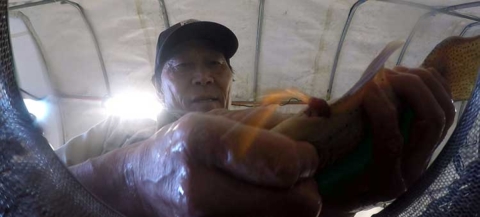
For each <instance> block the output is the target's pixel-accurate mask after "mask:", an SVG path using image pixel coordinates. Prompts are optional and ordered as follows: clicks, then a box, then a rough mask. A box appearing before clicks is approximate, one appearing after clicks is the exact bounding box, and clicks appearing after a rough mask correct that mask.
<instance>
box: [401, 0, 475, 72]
mask: <svg viewBox="0 0 480 217" xmlns="http://www.w3.org/2000/svg"><path fill="white" fill-rule="evenodd" d="M472 7H480V1H477V2H470V3H465V4H459V5H452V6H449V7H445V8H442V9H438V10H434V11H430V12H428V13H426V14H424V15H423V16H421V17H420V18H419V19H418V20H417V23H416V24H415V27H414V28H413V29H412V31H411V32H410V34H409V35H408V38H407V41H406V42H405V44H404V45H403V48H402V51H401V53H400V56H399V57H398V60H397V65H400V64H401V63H402V61H403V57H404V56H405V53H406V51H407V49H408V46H409V45H410V42H411V41H412V38H413V36H414V35H415V33H416V32H417V30H418V28H419V27H420V26H419V24H420V21H422V20H423V19H425V18H427V17H429V16H432V15H435V14H436V13H439V11H443V12H448V11H451V10H459V9H466V8H472ZM479 22H480V21H476V22H473V23H470V24H469V25H467V26H466V27H465V28H464V29H463V31H462V33H461V34H460V36H463V35H464V34H465V33H466V31H468V29H470V28H471V27H473V26H476V25H480V24H475V23H479Z"/></svg>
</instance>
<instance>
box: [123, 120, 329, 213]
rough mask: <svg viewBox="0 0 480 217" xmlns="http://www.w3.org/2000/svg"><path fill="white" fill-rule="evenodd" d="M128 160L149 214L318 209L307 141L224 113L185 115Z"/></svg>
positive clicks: (314, 157)
mask: <svg viewBox="0 0 480 217" xmlns="http://www.w3.org/2000/svg"><path fill="white" fill-rule="evenodd" d="M246 138H247V139H246ZM125 162H126V165H131V166H130V167H131V171H133V172H132V173H131V174H130V175H128V172H127V176H126V177H127V178H126V179H127V180H129V181H127V183H132V185H133V187H134V188H135V189H136V190H135V191H136V194H137V195H138V198H140V199H141V202H142V204H143V209H145V210H146V212H145V214H147V215H149V216H316V215H317V214H318V212H319V210H320V208H321V200H320V196H319V195H318V190H317V188H316V183H315V181H314V180H313V179H312V178H311V177H312V176H313V174H314V173H315V170H316V167H317V164H318V157H317V155H316V151H315V149H314V148H313V146H312V145H310V144H308V143H304V142H296V141H293V140H291V139H289V138H287V137H284V136H282V135H279V134H276V133H272V132H269V131H267V130H263V129H259V128H255V127H250V126H247V125H244V124H241V123H239V122H236V121H232V120H229V119H227V118H224V117H221V116H214V115H208V114H197V113H193V114H187V115H185V116H184V117H182V118H181V119H180V120H178V121H177V122H175V123H173V124H171V125H169V126H167V127H164V128H162V129H161V130H160V131H159V132H157V134H156V135H155V136H154V137H152V138H151V139H149V140H148V141H146V142H144V143H141V144H138V145H136V146H135V147H132V148H131V151H130V153H129V155H128V157H127V158H126V161H125Z"/></svg>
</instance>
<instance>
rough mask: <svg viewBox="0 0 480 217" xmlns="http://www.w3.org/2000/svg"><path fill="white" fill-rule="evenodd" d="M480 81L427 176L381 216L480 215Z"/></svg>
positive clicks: (478, 80)
mask: <svg viewBox="0 0 480 217" xmlns="http://www.w3.org/2000/svg"><path fill="white" fill-rule="evenodd" d="M479 157H480V78H479V79H477V83H476V87H475V89H474V93H473V95H472V98H471V99H470V101H469V102H468V104H467V107H466V109H465V112H464V113H463V115H462V117H461V119H460V121H459V122H458V125H457V128H456V129H455V131H454V133H453V134H452V136H451V137H450V139H449V141H448V143H447V144H446V146H445V148H444V149H443V150H442V152H441V153H440V155H439V156H438V158H437V159H436V160H435V162H434V163H433V164H432V166H431V167H430V168H429V169H428V171H427V172H426V173H425V175H424V176H423V177H422V178H421V179H420V180H419V181H418V182H417V183H416V184H415V185H414V186H412V188H411V189H410V190H409V191H408V192H407V193H405V194H404V195H403V196H402V197H400V198H399V199H397V200H396V201H395V202H394V203H392V204H391V205H390V206H388V207H387V208H386V209H384V210H383V211H382V212H381V213H379V214H377V215H375V216H376V217H379V216H409V217H410V216H480V159H479Z"/></svg>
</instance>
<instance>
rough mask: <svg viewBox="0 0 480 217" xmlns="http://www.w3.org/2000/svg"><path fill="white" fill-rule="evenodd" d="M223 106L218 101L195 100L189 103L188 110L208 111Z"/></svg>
mask: <svg viewBox="0 0 480 217" xmlns="http://www.w3.org/2000/svg"><path fill="white" fill-rule="evenodd" d="M219 108H224V106H223V104H222V103H220V102H219V101H212V102H196V103H192V104H191V105H190V109H189V110H190V111H192V112H208V111H211V110H213V109H219Z"/></svg>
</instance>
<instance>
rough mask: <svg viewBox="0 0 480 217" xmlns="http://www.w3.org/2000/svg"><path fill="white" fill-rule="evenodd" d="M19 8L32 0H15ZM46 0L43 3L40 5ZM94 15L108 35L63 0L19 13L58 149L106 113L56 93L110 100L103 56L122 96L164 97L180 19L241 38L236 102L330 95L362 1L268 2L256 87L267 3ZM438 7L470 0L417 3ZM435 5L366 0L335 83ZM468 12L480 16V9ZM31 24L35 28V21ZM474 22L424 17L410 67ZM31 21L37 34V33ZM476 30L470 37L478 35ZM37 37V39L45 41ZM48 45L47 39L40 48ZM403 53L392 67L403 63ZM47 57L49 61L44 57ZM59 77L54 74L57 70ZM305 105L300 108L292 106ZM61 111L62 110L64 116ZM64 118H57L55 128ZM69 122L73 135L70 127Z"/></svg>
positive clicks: (342, 82)
mask: <svg viewBox="0 0 480 217" xmlns="http://www.w3.org/2000/svg"><path fill="white" fill-rule="evenodd" d="M10 2H11V3H10V4H11V6H12V7H13V6H18V5H22V4H25V3H32V1H24V0H13V1H12V0H11V1H10ZM34 2H39V1H34ZM75 2H76V3H78V4H79V5H80V6H81V7H82V8H83V9H84V12H85V15H86V18H87V20H88V21H89V22H90V23H91V25H92V28H93V32H94V34H95V37H96V38H97V40H98V45H99V50H100V52H101V53H100V55H99V53H97V51H96V48H95V42H94V40H93V39H94V38H93V37H92V34H91V33H90V31H89V28H88V25H87V23H86V22H85V20H84V19H83V18H82V16H81V14H80V13H79V11H78V10H77V9H76V8H75V7H74V5H72V4H68V3H60V1H59V2H54V3H50V4H43V5H38V6H34V7H27V8H21V9H15V10H12V11H11V15H12V18H11V20H12V21H11V29H12V30H11V32H12V37H13V45H14V52H15V58H16V62H17V67H18V72H19V74H20V80H21V86H22V88H23V89H25V90H27V91H29V92H31V93H32V94H34V95H36V96H39V97H47V96H48V97H49V98H48V99H49V100H50V102H51V103H53V104H52V105H55V104H58V105H60V109H61V111H58V108H57V107H55V106H53V107H52V109H53V110H52V111H53V113H51V116H50V118H49V119H47V120H46V121H44V122H45V123H44V126H45V128H46V129H45V131H46V134H47V137H48V138H49V140H50V141H51V143H52V145H53V146H55V147H58V146H59V145H61V144H62V143H63V142H64V141H65V140H68V139H69V138H71V137H73V136H75V135H78V134H79V133H81V132H83V131H85V130H87V129H88V128H89V127H91V126H92V125H94V124H95V123H97V122H99V121H101V120H102V119H104V118H106V116H107V113H106V112H105V109H104V108H103V105H102V102H101V101H99V100H85V99H74V98H71V97H70V98H56V97H53V95H54V91H56V92H58V93H61V94H64V95H68V96H83V97H94V98H102V97H104V96H106V95H108V91H107V86H106V84H105V83H106V82H105V79H104V76H103V71H102V65H101V59H100V58H99V57H102V58H103V61H104V64H105V71H106V74H107V77H108V84H109V86H110V87H111V94H112V95H113V96H115V95H119V94H122V93H149V94H154V88H153V86H152V84H151V81H150V79H151V76H152V73H153V67H154V59H155V45H156V40H157V37H158V34H159V33H160V32H161V31H162V30H164V29H165V28H166V26H165V24H164V23H165V22H164V21H165V18H166V17H168V19H169V22H170V24H175V23H177V22H180V21H182V20H185V19H190V18H195V19H200V20H209V21H215V22H219V23H222V24H224V25H226V26H228V27H229V28H231V29H232V30H233V31H234V32H235V34H236V35H237V36H238V38H239V41H240V48H239V50H238V52H237V54H236V55H235V57H234V58H233V59H232V65H233V67H234V71H235V82H234V87H233V93H232V96H233V100H234V101H252V100H254V96H255V94H254V89H255V85H258V91H257V94H259V95H261V94H262V93H265V91H268V90H270V89H280V88H289V87H295V88H298V89H300V90H302V91H304V92H306V93H308V94H311V95H314V96H317V97H323V98H324V97H326V94H327V90H328V84H329V79H330V73H331V70H332V67H333V63H334V58H335V53H336V50H337V45H338V43H339V41H340V36H341V33H342V30H343V28H344V24H345V22H346V20H347V16H348V13H349V10H350V8H351V7H352V5H354V4H355V3H356V2H357V1H355V0H305V1H289V0H274V1H273V0H266V1H265V5H264V11H263V13H264V17H263V19H262V24H263V29H262V31H261V40H260V42H261V44H260V47H259V51H260V55H259V64H258V84H255V74H254V73H255V50H256V38H257V22H258V18H259V17H258V14H259V4H260V2H261V1H260V0H237V1H233V0H228V1H227V0H208V1H207V0H203V1H198V0H196V1H194V0H165V6H166V10H167V14H163V13H162V10H161V4H160V2H162V1H158V0H102V1H95V0H75ZM410 2H414V3H421V4H424V5H430V6H435V7H438V8H441V7H446V6H449V5H456V4H462V3H467V2H471V1H468V0H416V1H414V0H411V1H410ZM427 12H428V10H427V9H422V8H417V7H411V6H405V5H401V4H393V3H389V2H382V1H366V2H365V3H364V4H362V5H361V6H360V7H358V9H357V11H356V14H355V16H354V18H353V19H352V22H351V26H350V28H349V32H348V34H347V36H346V39H345V43H344V44H343V49H342V52H341V54H340V57H339V62H338V68H337V70H336V74H335V80H334V82H333V89H332V94H333V97H338V96H340V95H341V94H342V93H344V92H345V91H347V90H348V89H349V88H350V86H351V85H352V84H353V83H354V82H355V81H356V80H357V79H358V78H359V76H360V75H361V73H362V72H363V70H364V69H365V68H366V66H367V65H368V64H369V63H370V61H371V60H372V59H373V57H374V56H375V55H376V54H377V53H378V52H379V51H380V50H381V49H382V48H383V46H385V44H386V43H388V42H389V41H392V40H398V39H401V40H406V39H407V37H408V35H409V33H410V31H411V30H412V28H413V27H414V26H415V23H416V22H417V20H418V19H419V18H420V17H421V16H422V15H423V14H425V13H427ZM458 12H461V13H464V14H468V15H477V16H480V9H479V8H478V7H477V8H470V9H463V10H459V11H458ZM28 20H29V22H30V23H31V25H30V24H29V23H28ZM471 22H473V21H470V20H468V19H464V18H458V17H454V16H451V15H445V14H437V15H435V16H431V17H428V18H427V19H425V20H424V21H423V22H422V23H421V25H420V26H421V28H419V31H417V33H416V34H415V36H414V37H413V39H412V43H411V45H410V46H409V49H408V50H407V52H406V55H405V58H404V61H403V64H405V65H407V66H412V67H413V66H418V64H419V63H420V62H421V61H422V60H423V58H424V57H425V56H426V54H427V53H428V52H429V51H430V50H431V49H432V48H433V46H434V45H435V44H437V43H438V42H440V41H441V40H442V39H444V38H445V37H448V36H450V35H458V34H460V32H461V31H462V29H463V28H464V27H465V26H466V25H467V24H469V23H471ZM29 25H30V27H31V29H30V30H33V32H34V34H36V36H35V35H32V32H29V31H28V29H27V26H29ZM479 31H480V28H478V27H475V28H472V29H471V30H470V31H469V32H468V34H478V32H479ZM35 39H36V40H35ZM35 43H38V44H35ZM399 53H400V52H399V51H398V52H397V53H395V54H394V56H393V57H392V58H391V59H390V60H389V62H388V64H387V66H389V67H391V66H393V65H394V64H395V63H396V60H397V57H398V55H399ZM42 55H43V57H44V58H42ZM47 75H49V76H47ZM283 110H284V111H287V112H292V111H296V110H298V106H291V108H290V107H286V108H283ZM54 113H55V114H54ZM53 122H55V123H56V124H51V123H53ZM62 128H63V131H62V130H61V129H62Z"/></svg>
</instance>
